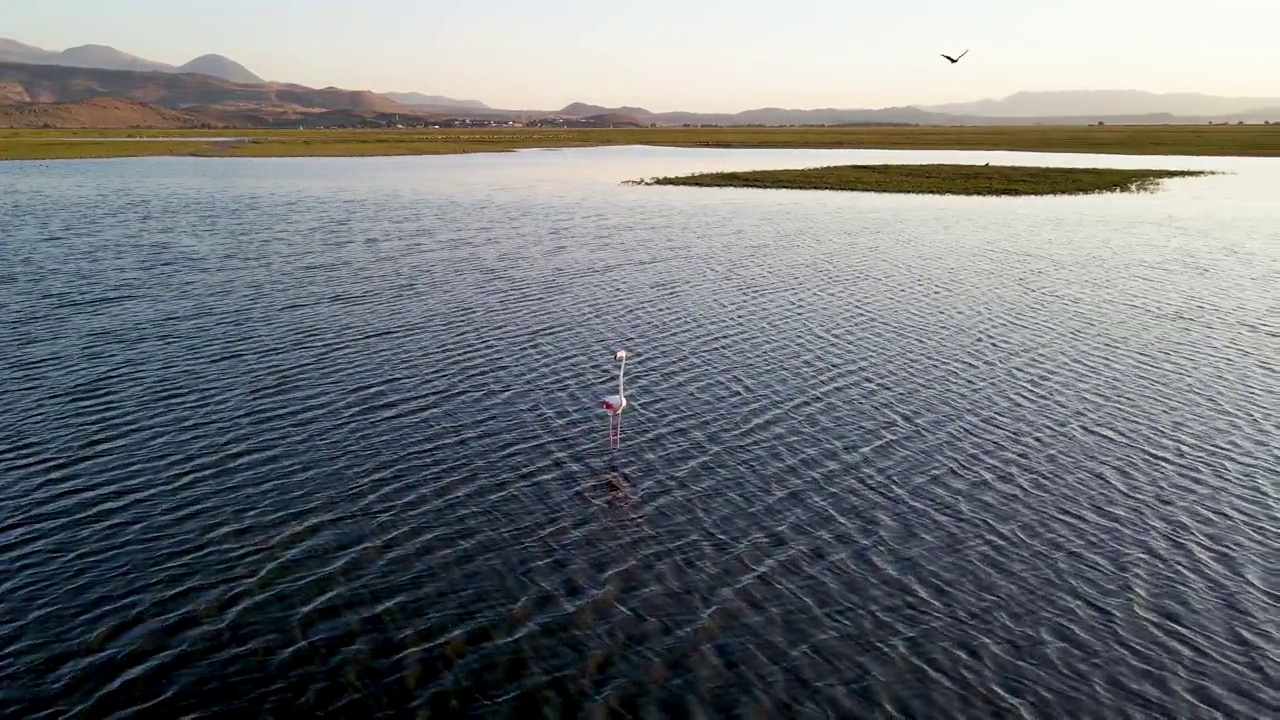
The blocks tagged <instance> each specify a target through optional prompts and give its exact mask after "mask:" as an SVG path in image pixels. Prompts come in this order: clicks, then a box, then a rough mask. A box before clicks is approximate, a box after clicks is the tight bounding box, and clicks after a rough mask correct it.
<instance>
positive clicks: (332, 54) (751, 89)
mask: <svg viewBox="0 0 1280 720" xmlns="http://www.w3.org/2000/svg"><path fill="white" fill-rule="evenodd" d="M0 5H3V6H4V11H3V13H2V14H0V37H9V38H12V39H15V40H18V41H20V42H25V43H28V44H31V45H37V46H39V47H43V48H46V49H50V50H63V49H65V48H67V47H71V46H74V45H81V44H85V43H99V44H104V45H111V46H113V47H116V48H118V49H120V50H123V51H125V52H128V53H132V54H134V55H139V56H142V57H145V58H148V59H151V60H159V61H162V62H168V63H173V64H175V65H176V64H182V63H184V62H186V61H187V60H190V59H191V58H193V57H195V56H197V55H201V54H204V53H208V52H216V53H221V54H223V55H227V56H228V57H231V58H232V59H234V60H236V61H238V62H240V63H242V64H244V65H245V66H247V67H248V68H249V69H250V70H252V71H254V72H255V73H257V74H258V75H260V76H262V77H264V78H266V79H268V80H282V81H290V82H298V83H302V84H305V85H311V86H315V87H324V86H327V85H336V86H338V87H345V88H352V89H368V90H376V91H380V92H385V91H392V90H399V91H408V90H413V91H419V92H425V93H431V94H441V95H448V96H451V97H455V98H463V99H477V100H482V101H484V102H486V103H488V104H489V105H490V106H493V107H499V108H508V109H557V108H559V107H562V106H564V105H566V104H567V103H569V102H572V101H583V102H590V103H595V104H599V105H606V106H616V105H622V104H627V105H638V106H641V107H645V108H647V109H649V110H653V111H655V112H661V111H666V110H694V111H706V112H721V111H728V112H735V111H739V110H745V109H749V108H755V107H763V106H777V107H793V108H813V107H883V106H888V105H906V104H916V103H922V104H923V103H942V102H953V101H967V100H980V99H982V98H986V97H1003V96H1005V95H1008V94H1010V93H1012V92H1016V91H1018V90H1061V89H1081V88H1122V89H1123V88H1135V89H1141V90H1150V91H1154V92H1182V91H1186V92H1204V93H1209V94H1221V95H1269V96H1276V95H1280V30H1278V29H1277V28H1280V2H1277V0H1217V1H1216V2H1212V3H1203V2H1194V3H1193V2H1190V1H1189V0H1182V1H1181V2H1179V0H1071V1H1070V2H1067V1H1066V0H1061V1H1059V2H1051V1H1050V0H1040V1H1039V2H1033V1H1031V0H946V1H945V2H944V1H943V0H898V1H896V2H895V1H893V0H878V1H877V2H865V1H862V0H792V1H791V2H779V1H778V0H733V1H730V0H643V1H638V2H630V3H613V2H607V1H602V0H487V1H484V2H481V1H477V0H449V1H448V2H441V1H437V0H220V1H218V2H213V1H210V0H200V1H199V2H195V1H194V0H0ZM108 8H109V9H108ZM215 8H216V9H215ZM965 48H969V49H970V53H969V55H968V57H966V58H964V59H963V60H962V61H961V62H960V63H959V64H958V65H954V66H953V65H951V64H950V63H948V62H947V61H946V60H944V59H942V58H941V57H939V55H938V54H939V53H941V52H946V53H949V54H953V55H954V54H956V53H959V52H962V51H963V50H964V49H965Z"/></svg>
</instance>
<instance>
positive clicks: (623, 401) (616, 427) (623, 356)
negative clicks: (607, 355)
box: [604, 350, 629, 448]
mask: <svg viewBox="0 0 1280 720" xmlns="http://www.w3.org/2000/svg"><path fill="white" fill-rule="evenodd" d="M628 354H629V353H628V352H627V351H626V350H619V351H617V352H615V353H614V354H613V359H614V360H621V361H622V366H621V367H620V368H618V394H617V395H608V396H606V397H605V398H604V411H605V412H607V413H609V446H610V447H615V448H616V447H618V445H619V444H621V442H622V409H623V408H625V407H626V406H627V396H626V395H624V394H623V393H622V373H623V372H625V371H626V369H627V355H628Z"/></svg>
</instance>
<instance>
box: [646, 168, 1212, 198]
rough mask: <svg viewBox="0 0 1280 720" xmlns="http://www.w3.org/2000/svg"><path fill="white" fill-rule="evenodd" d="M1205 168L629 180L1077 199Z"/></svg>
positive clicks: (813, 171)
mask: <svg viewBox="0 0 1280 720" xmlns="http://www.w3.org/2000/svg"><path fill="white" fill-rule="evenodd" d="M1208 174H1210V173H1208V172H1205V171H1199V170H1122V169H1111V168H1064V167H1023V166H1012V165H949V164H922V165H915V164H886V165H829V166H825V167H815V168H802V169H794V170H791V169H788V170H753V171H746V172H715V173H697V174H693V175H682V176H674V177H658V178H646V179H642V180H629V181H626V184H631V185H684V186H697V187H733V188H784V189H797V190H846V191H855V192H879V193H913V194H928V195H996V196H1011V195H1076V194H1088V193H1105V192H1152V191H1154V190H1156V189H1157V188H1158V185H1159V182H1160V181H1161V180H1163V179H1166V178H1173V177H1191V176H1197V175H1208Z"/></svg>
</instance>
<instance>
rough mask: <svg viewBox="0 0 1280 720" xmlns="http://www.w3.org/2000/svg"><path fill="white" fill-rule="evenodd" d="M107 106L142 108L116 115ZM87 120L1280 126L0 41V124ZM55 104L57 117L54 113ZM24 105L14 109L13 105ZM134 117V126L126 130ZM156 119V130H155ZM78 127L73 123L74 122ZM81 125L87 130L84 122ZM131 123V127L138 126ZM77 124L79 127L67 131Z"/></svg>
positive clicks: (1115, 96)
mask: <svg viewBox="0 0 1280 720" xmlns="http://www.w3.org/2000/svg"><path fill="white" fill-rule="evenodd" d="M101 99H112V100H119V101H126V102H130V103H142V104H146V107H132V108H131V109H130V110H129V112H127V113H126V112H124V110H122V109H121V108H122V107H124V106H122V105H120V104H119V103H103V102H99V101H100V100H101ZM90 100H93V101H95V104H92V105H91V106H86V109H85V113H83V117H84V118H90V117H91V118H93V122H108V120H109V118H110V117H111V113H112V112H117V111H119V112H120V113H123V114H121V116H120V122H121V123H125V124H128V123H131V122H134V121H137V122H143V123H144V124H145V122H149V121H145V122H144V119H145V118H153V119H154V118H160V117H161V115H159V114H157V113H161V111H160V110H157V108H161V109H163V108H168V109H171V110H176V111H179V113H178V114H172V113H169V114H163V113H162V114H163V118H162V122H164V123H168V124H172V123H177V122H183V121H187V122H192V123H201V124H218V125H251V126H256V125H278V124H286V123H287V124H293V123H298V124H360V123H361V122H365V121H370V120H371V119H373V118H374V116H378V117H379V118H381V117H382V116H384V115H385V116H387V119H386V120H381V119H380V120H378V122H384V121H385V122H406V123H415V122H417V123H426V122H437V121H442V120H444V119H448V118H464V119H473V120H492V121H499V122H501V121H511V120H532V119H539V118H541V119H554V118H559V119H561V120H575V121H584V122H591V123H595V124H606V125H842V124H877V125H883V124H890V125H1027V124H1046V125H1047V124H1067V125H1082V124H1094V123H1098V122H1105V123H1108V124H1161V123H1165V124H1185V123H1207V122H1219V123H1221V122H1262V121H1271V122H1277V123H1280V98H1233V97H1217V96H1211V95H1201V94H1193V93H1176V94H1157V93H1148V92H1142V91H1138V90H1079V91H1039V92H1035V91H1027V92H1018V93H1014V94H1013V95H1010V96H1008V97H1005V98H1002V99H987V100H980V101H977V102H970V103H950V104H945V105H913V106H903V107H888V108H817V109H788V108H777V107H769V108H757V109H753V110H744V111H742V112H738V113H695V112H681V111H675V112H660V113H655V112H650V111H649V110H646V109H644V108H641V107H629V106H623V107H615V108H609V107H603V106H600V105H591V104H588V103H582V102H575V103H571V104H569V105H567V106H565V107H564V108H561V109H560V110H556V111H540V110H533V111H530V110H503V109H495V108H491V107H489V106H488V105H486V104H485V103H483V102H481V101H479V100H458V99H454V98H450V97H445V96H441V95H428V94H423V93H418V92H388V93H376V92H372V91H369V90H348V89H341V88H336V87H326V88H320V89H316V88H311V87H307V86H305V85H298V84H294V83H282V82H268V81H265V80H263V79H262V78H260V77H259V76H257V75H255V74H254V73H253V72H251V71H249V70H248V69H247V68H245V67H244V66H243V65H240V64H239V63H237V62H235V61H234V60H231V59H229V58H226V57H223V56H221V55H213V54H210V55H202V56H200V57H197V58H195V59H194V60H191V61H190V62H188V63H186V64H184V65H181V66H173V65H167V64H165V63H159V62H155V61H152V60H147V59H144V58H140V57H136V56H134V55H130V54H128V53H124V52H121V51H119V50H116V49H115V48H111V47H107V46H105V45H81V46H78V47H74V48H69V49H67V50H63V51H60V52H55V51H51V50H44V49H42V48H38V47H34V46H31V45H24V44H22V43H20V42H17V41H15V40H6V39H2V38H0V107H4V108H5V112H4V113H3V114H0V126H3V125H4V124H9V125H15V124H16V125H19V126H24V127H26V126H39V125H40V124H49V125H51V126H54V127H58V126H63V125H66V126H71V125H67V123H72V122H73V120H72V119H70V118H74V117H79V116H78V115H76V113H75V112H74V109H71V108H67V107H65V105H66V104H67V103H84V102H86V101H90ZM58 105H61V106H60V107H54V106H58ZM18 106H21V107H18ZM126 116H128V118H132V119H133V120H127V119H126ZM160 121H161V120H157V122H160ZM75 122H79V121H75ZM84 122H89V120H84ZM135 124H136V123H135ZM76 126H77V127H79V126H86V125H76Z"/></svg>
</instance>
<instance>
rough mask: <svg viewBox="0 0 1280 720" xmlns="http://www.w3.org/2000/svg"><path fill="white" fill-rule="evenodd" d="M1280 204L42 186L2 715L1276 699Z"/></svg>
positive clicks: (11, 438) (170, 182)
mask: <svg viewBox="0 0 1280 720" xmlns="http://www.w3.org/2000/svg"><path fill="white" fill-rule="evenodd" d="M975 158H976V161H978V162H986V161H990V162H992V163H993V164H995V163H1006V164H1015V163H1023V164H1057V165H1069V166H1109V167H1155V168H1205V169H1220V170H1227V171H1230V173H1231V174H1229V175H1222V176H1213V177H1204V178H1188V179H1177V180H1171V181H1167V182H1166V183H1164V185H1163V189H1162V190H1161V191H1160V192H1158V193H1156V194H1152V195H1106V196H1086V197H1054V198H1012V199H1009V198H965V197H938V196H886V195H873V194H843V193H833V192H819V191H813V192H810V191H770V190H743V189H730V188H673V187H635V186H626V185H623V184H621V183H622V181H624V180H628V179H634V178H638V177H648V176H654V175H670V174H683V173H691V172H702V171H713V170H727V169H763V168H771V167H799V166H805V165H822V164H835V163H845V162H848V163H853V162H973V161H975ZM1278 187H1280V162H1277V161H1275V160H1269V159H1240V158H1169V157H1121V156H1082V155H1065V154H1052V155H1047V154H1046V155H1034V154H1023V153H963V152H901V151H830V150H825V151H777V150H746V151H724V150H696V149H671V148H595V149H575V150H564V151H561V152H518V153H506V154H483V155H468V156H440V157H407V158H324V159H319V158H295V159H199V158H141V159H113V160H95V161H84V162H81V161H65V162H59V163H52V164H49V163H28V162H9V163H0V217H4V218H6V221H5V222H4V223H3V229H0V252H2V253H3V256H4V260H5V262H3V263H0V308H3V312H2V313H0V560H2V561H3V564H4V567H5V568H6V570H7V572H6V573H5V574H4V575H3V578H0V674H2V675H3V677H4V678H5V682H4V683H3V685H0V707H3V708H4V709H5V710H6V714H8V715H12V716H15V717H55V716H56V717H62V716H73V717H107V716H112V715H113V714H114V713H126V712H129V711H134V712H136V713H139V714H158V715H163V716H166V717H202V716H218V717H230V716H241V715H243V716H277V717H292V716H295V715H298V714H312V713H325V714H328V715H343V716H358V717H366V718H367V717H413V716H415V715H416V714H417V713H419V712H421V711H424V710H429V711H431V712H432V713H433V714H447V713H450V712H454V713H459V712H466V713H474V714H483V715H488V714H503V713H509V714H513V715H519V716H525V715H527V714H528V713H530V712H535V713H540V712H543V711H546V712H550V713H553V714H555V715H560V714H572V715H576V714H579V713H581V712H584V711H590V710H597V709H600V710H603V709H615V710H625V711H627V712H628V713H630V714H632V715H635V716H646V717H656V716H674V717H684V716H690V715H691V714H692V713H695V712H699V711H700V712H702V713H704V714H705V715H707V716H709V715H731V716H737V715H743V716H750V714H751V713H753V712H754V713H756V714H757V715H756V716H767V717H785V716H808V715H809V714H811V713H815V712H821V711H827V712H830V713H832V714H835V715H837V716H841V717H886V716H891V715H892V714H893V713H897V714H898V716H908V717H958V716H975V715H983V716H1001V717H1008V716H1017V717H1036V718H1061V717H1073V718H1084V717H1108V718H1114V717H1135V718H1138V717H1143V718H1146V717H1238V718H1244V717H1249V718H1255V717H1267V716H1275V715H1276V714H1277V712H1278V711H1280V698H1278V696H1277V685H1276V678H1277V653H1278V647H1280V641H1278V639H1277V629H1276V624H1275V620H1276V608H1277V604H1278V602H1280V591H1278V590H1277V586H1276V584H1275V571H1276V559H1277V557H1280V546H1278V541H1277V538H1280V520H1278V514H1277V508H1278V507H1280V490H1278V489H1277V477H1280V460H1278V459H1277V453H1276V447H1277V444H1278V443H1277V440H1278V438H1280V426H1278V421H1277V398H1280V370H1278V369H1277V360H1276V359H1277V357H1280V312H1277V307H1280V305H1278V297H1277V288H1280V203H1277V202H1276V201H1275V197H1276V195H1275V192H1276V188H1278ZM619 346H625V347H627V348H628V349H630V350H631V351H632V352H633V353H634V354H633V356H632V358H631V359H630V360H629V361H628V363H627V394H628V399H629V401H630V405H629V406H628V408H627V410H626V411H625V413H624V417H623V421H622V447H621V449H620V450H618V451H616V452H610V451H609V450H608V447H607V445H606V442H605V441H606V430H607V420H606V417H605V415H604V413H603V411H602V410H601V409H600V406H599V403H598V401H597V398H598V397H599V396H601V395H604V394H607V393H609V392H611V389H612V388H614V387H615V385H614V382H615V380H614V372H615V371H616V366H615V364H614V363H612V362H611V360H610V358H611V353H612V351H613V350H614V349H615V348H617V347H619Z"/></svg>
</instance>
